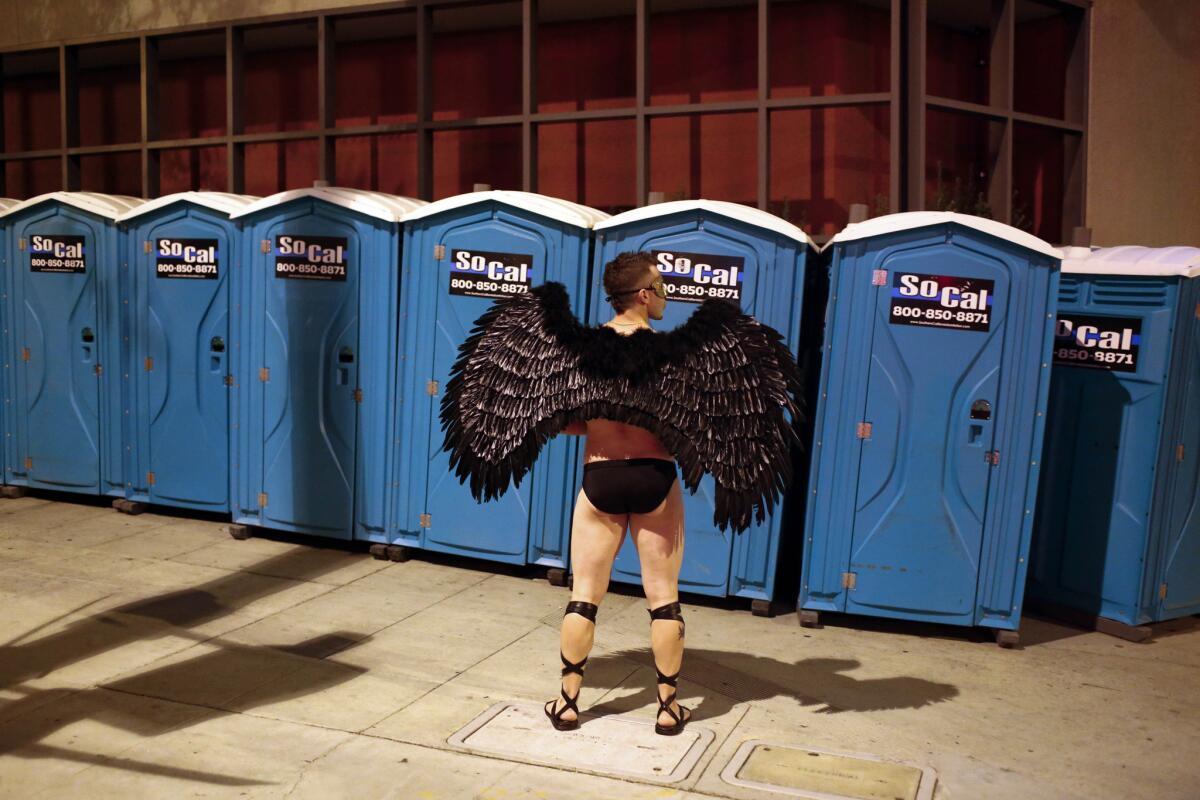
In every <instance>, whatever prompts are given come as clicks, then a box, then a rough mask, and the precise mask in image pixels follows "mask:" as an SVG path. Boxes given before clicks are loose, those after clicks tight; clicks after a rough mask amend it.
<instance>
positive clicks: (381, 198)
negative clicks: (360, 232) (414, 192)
mask: <svg viewBox="0 0 1200 800" xmlns="http://www.w3.org/2000/svg"><path fill="white" fill-rule="evenodd" d="M305 197H311V198H314V199H316V200H324V201H325V202H326V203H330V204H332V205H335V206H341V207H342V208H348V209H350V210H351V211H357V212H358V213H360V214H365V215H366V216H368V217H375V218H376V219H381V220H383V221H384V222H399V221H400V220H401V219H403V218H404V215H405V214H407V213H408V212H410V211H413V210H415V209H418V208H420V207H421V206H423V205H425V201H424V200H417V199H415V198H412V197H401V196H399V195H395V194H385V193H383V192H369V191H367V190H366V189H346V188H343V187H341V186H310V187H308V188H307V189H290V190H288V191H286V192H279V193H278V194H273V195H271V196H270V197H264V198H263V199H261V200H257V201H255V202H253V203H251V204H250V205H247V206H243V207H242V208H241V209H240V210H238V211H237V212H235V213H233V214H230V215H229V218H230V219H237V218H238V217H245V216H248V215H250V214H257V213H258V212H259V211H262V210H263V209H267V208H273V207H274V206H281V205H283V204H284V203H290V202H292V201H293V200H299V199H302V198H305Z"/></svg>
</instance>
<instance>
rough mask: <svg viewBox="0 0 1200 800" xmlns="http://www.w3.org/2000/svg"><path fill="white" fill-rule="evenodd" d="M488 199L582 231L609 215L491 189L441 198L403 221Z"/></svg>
mask: <svg viewBox="0 0 1200 800" xmlns="http://www.w3.org/2000/svg"><path fill="white" fill-rule="evenodd" d="M489 200H490V201H493V202H496V203H502V204H504V205H506V206H511V207H513V208H517V209H520V210H522V211H529V212H532V213H534V214H540V215H541V216H543V217H548V218H550V219H553V220H557V221H558V222H565V223H566V224H568V225H575V226H576V227H580V228H584V229H591V228H593V227H598V225H597V223H599V222H602V221H603V220H606V219H608V214H605V213H604V212H603V211H598V210H596V209H594V208H590V207H588V206H583V205H580V204H579V203H572V202H571V201H570V200H561V199H559V198H557V197H548V196H546V195H544V194H535V193H534V192H518V191H513V190H511V189H491V190H489V191H486V192H467V193H466V194H456V195H453V196H451V197H444V198H442V199H441V200H435V201H433V202H432V203H429V204H428V205H425V206H422V207H421V208H418V209H417V210H415V211H413V212H412V213H410V214H407V215H406V216H405V217H404V221H405V222H410V221H412V220H415V219H423V218H425V217H432V216H434V215H435V214H441V213H442V212H444V211H450V210H453V209H456V208H465V207H466V206H471V205H475V204H476V203H486V202H488V201H489Z"/></svg>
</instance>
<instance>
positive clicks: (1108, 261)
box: [1062, 246, 1200, 278]
mask: <svg viewBox="0 0 1200 800" xmlns="http://www.w3.org/2000/svg"><path fill="white" fill-rule="evenodd" d="M1062 271H1063V272H1074V273H1082V274H1086V275H1134V276H1137V275H1142V276H1157V277H1176V276H1177V277H1182V278H1200V248H1197V247H1135V246H1125V247H1104V248H1100V249H1097V250H1091V249H1089V248H1087V247H1069V248H1067V250H1066V257H1065V258H1064V259H1063V264H1062Z"/></svg>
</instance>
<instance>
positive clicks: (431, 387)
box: [425, 381, 438, 397]
mask: <svg viewBox="0 0 1200 800" xmlns="http://www.w3.org/2000/svg"><path fill="white" fill-rule="evenodd" d="M437 393H438V382H437V381H430V382H429V383H427V384H425V394H427V395H429V396H430V397H433V396H434V395H436V394H437Z"/></svg>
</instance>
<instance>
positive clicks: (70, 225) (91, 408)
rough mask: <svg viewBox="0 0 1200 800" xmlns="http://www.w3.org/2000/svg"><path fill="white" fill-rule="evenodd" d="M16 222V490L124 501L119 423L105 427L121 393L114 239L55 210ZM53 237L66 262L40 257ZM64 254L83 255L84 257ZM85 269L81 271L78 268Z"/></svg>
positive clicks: (11, 454)
mask: <svg viewBox="0 0 1200 800" xmlns="http://www.w3.org/2000/svg"><path fill="white" fill-rule="evenodd" d="M9 220H10V222H9V241H8V253H9V257H8V266H9V286H10V288H11V297H10V301H11V302H10V304H9V310H10V314H11V316H10V320H11V323H12V324H11V336H10V347H11V351H10V353H11V355H10V361H9V363H11V364H13V365H14V369H13V370H12V376H11V381H10V383H9V385H8V391H9V393H10V396H9V400H10V402H9V403H8V406H9V408H10V409H11V414H10V417H9V419H10V423H11V429H10V432H11V433H12V434H13V435H12V437H11V438H10V439H9V444H8V446H7V453H8V459H7V461H8V465H7V466H8V470H9V471H8V479H9V482H10V483H15V484H20V485H28V486H35V487H39V488H45V489H57V490H60V491H70V492H81V493H84V494H101V493H105V492H116V491H120V489H121V488H122V483H121V474H120V473H121V467H120V457H121V456H120V449H119V441H120V435H121V431H120V423H119V420H118V421H117V423H116V424H115V425H112V424H106V423H104V422H103V421H102V420H103V419H104V418H105V416H106V414H107V413H108V410H109V408H110V407H112V406H114V405H115V404H113V403H112V402H111V401H112V395H113V393H114V392H115V393H116V396H117V397H118V398H119V392H120V385H119V383H116V382H114V381H113V380H112V378H111V373H113V372H116V371H117V369H116V368H117V367H118V358H117V357H116V356H115V355H114V352H115V349H116V348H118V347H119V345H118V341H117V340H118V333H117V330H118V329H117V325H116V314H115V305H116V302H115V297H110V296H109V295H110V294H112V295H115V293H116V288H117V287H116V283H117V277H116V276H117V264H116V260H117V253H116V236H115V230H114V229H113V228H112V227H111V225H110V224H109V223H107V222H105V221H103V220H101V219H100V218H99V217H95V216H93V215H91V214H88V213H86V212H82V211H79V210H77V209H75V208H73V207H70V206H64V205H59V204H58V203H54V202H48V203H43V204H39V205H37V206H34V207H33V208H30V209H28V210H27V211H26V212H24V213H21V214H19V215H17V216H16V217H15V218H11V217H10V218H9ZM47 237H50V238H55V237H66V238H57V239H56V240H57V241H58V243H59V245H60V247H59V249H58V251H57V252H51V253H48V254H45V255H44V256H43V255H41V254H38V253H35V250H38V249H41V248H40V247H39V244H40V243H45V242H46V239H47ZM22 242H24V244H25V247H24V248H21V246H20V245H21V243H22ZM62 245H66V246H67V247H71V246H74V245H81V246H82V253H75V252H70V253H68V252H67V251H66V250H65V249H63V248H62ZM50 249H51V250H54V248H53V246H52V247H51V248H50ZM34 257H38V258H41V257H46V258H49V259H51V260H52V261H53V262H54V265H52V266H51V267H50V269H52V270H61V271H41V270H35V269H34V268H33V267H32V264H31V258H34ZM76 259H82V266H72V264H74V263H75V262H76ZM39 263H41V262H39ZM47 263H48V262H47ZM26 350H27V351H28V357H27V358H26ZM109 356H112V357H109ZM106 365H107V367H108V369H107V370H105V366H106ZM102 458H103V459H105V460H104V461H102Z"/></svg>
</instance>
